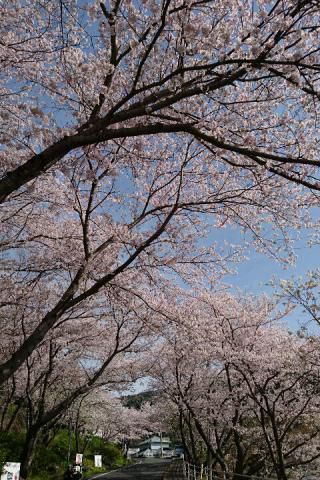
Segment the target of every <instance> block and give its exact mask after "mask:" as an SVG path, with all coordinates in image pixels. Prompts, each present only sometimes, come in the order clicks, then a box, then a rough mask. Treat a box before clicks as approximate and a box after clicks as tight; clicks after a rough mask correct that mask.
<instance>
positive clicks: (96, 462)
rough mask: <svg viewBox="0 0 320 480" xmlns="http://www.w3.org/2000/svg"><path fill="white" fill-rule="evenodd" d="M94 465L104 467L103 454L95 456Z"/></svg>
mask: <svg viewBox="0 0 320 480" xmlns="http://www.w3.org/2000/svg"><path fill="white" fill-rule="evenodd" d="M94 466H95V467H99V468H101V467H102V456H101V455H95V456H94Z"/></svg>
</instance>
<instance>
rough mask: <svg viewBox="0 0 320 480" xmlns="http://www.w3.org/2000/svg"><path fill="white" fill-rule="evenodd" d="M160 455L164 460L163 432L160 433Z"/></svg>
mask: <svg viewBox="0 0 320 480" xmlns="http://www.w3.org/2000/svg"><path fill="white" fill-rule="evenodd" d="M160 455H161V458H163V448H162V432H160Z"/></svg>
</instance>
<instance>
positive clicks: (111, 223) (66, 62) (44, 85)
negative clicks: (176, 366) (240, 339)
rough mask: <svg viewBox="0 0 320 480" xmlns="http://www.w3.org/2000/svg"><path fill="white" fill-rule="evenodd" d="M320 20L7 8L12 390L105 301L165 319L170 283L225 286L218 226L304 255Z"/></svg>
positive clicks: (1, 100)
mask: <svg viewBox="0 0 320 480" xmlns="http://www.w3.org/2000/svg"><path fill="white" fill-rule="evenodd" d="M318 20H319V7H318V2H317V1H316V0H301V1H299V2H296V1H292V0H285V1H282V2H280V1H278V0H274V1H273V2H270V1H269V0H268V1H267V0H259V1H257V2H255V3H252V2H249V1H247V0H241V1H235V0H228V1H225V0H219V1H202V0H199V1H197V0H195V1H184V0H183V1H182V0H163V1H161V2H154V1H153V0H141V1H137V2H131V1H127V0H114V1H112V2H109V3H108V4H103V3H101V4H98V3H97V2H87V3H86V4H83V3H81V2H80V3H76V2H71V1H65V2H60V1H53V2H50V4H45V5H44V4H42V3H39V2H38V1H37V0H28V1H26V2H23V3H21V2H19V1H18V0H10V1H9V2H6V4H5V5H3V6H2V7H1V20H0V22H1V25H0V29H1V43H0V58H1V63H2V65H3V75H2V78H1V82H2V83H1V87H0V88H1V92H0V93H1V96H0V115H1V117H2V119H3V123H2V127H1V140H2V143H3V147H2V148H1V150H0V156H1V160H2V161H1V165H2V178H1V180H0V192H1V194H0V195H1V197H0V198H1V200H2V202H3V203H2V211H1V215H2V217H1V219H2V225H3V228H2V237H1V248H2V251H3V252H4V253H3V264H2V272H3V275H2V280H1V282H2V284H1V286H3V289H2V291H3V297H2V299H1V303H0V306H1V310H2V317H1V318H2V319H3V320H2V322H3V330H4V331H5V339H4V341H3V342H2V344H1V348H2V354H1V357H2V365H1V367H0V383H3V382H5V381H7V380H8V379H9V378H10V377H11V376H12V375H13V374H14V373H15V372H17V371H18V370H19V368H21V367H22V365H23V364H24V363H25V362H26V360H27V358H28V357H29V356H30V355H31V354H32V352H33V351H34V350H35V349H36V348H37V347H38V346H40V345H41V343H42V342H43V341H44V339H45V337H46V335H47V334H48V332H50V330H52V329H53V328H55V326H56V325H57V324H60V323H61V322H66V321H68V319H69V320H70V322H72V321H73V319H74V318H81V316H83V315H85V312H87V311H88V310H89V309H90V308H97V307H96V300H95V296H99V295H100V293H101V292H103V295H105V298H107V297H108V296H110V295H111V296H112V295H113V294H114V293H113V292H114V290H116V292H119V291H122V292H124V291H126V293H127V295H129V294H130V295H132V296H133V297H137V298H140V299H141V301H142V302H144V303H145V304H148V305H149V307H150V309H151V311H155V310H158V311H161V298H163V295H164V292H165V294H166V292H167V290H168V289H169V280H168V277H170V276H171V278H172V279H173V278H174V277H176V276H177V275H180V276H182V278H183V281H185V282H188V281H189V282H190V279H192V282H193V284H194V282H196V283H200V282H201V281H204V282H208V281H209V282H210V281H217V279H218V278H219V274H220V273H221V271H222V272H223V271H224V270H225V268H226V267H225V264H224V263H223V261H222V259H223V258H224V254H223V253H222V252H221V251H220V250H219V249H218V248H217V246H215V245H214V244H212V245H210V246H204V242H203V240H202V238H205V237H206V236H207V234H208V232H211V231H212V230H211V229H212V227H216V228H222V227H224V226H226V225H229V224H231V225H238V226H240V228H241V230H242V231H244V232H249V233H250V234H251V236H252V241H253V242H254V244H255V245H256V247H257V248H259V249H260V250H263V251H265V252H267V253H268V254H269V255H273V256H276V257H277V258H281V256H282V253H281V246H282V247H284V248H285V249H287V250H289V251H290V239H289V236H288V233H287V232H286V228H287V226H290V227H297V228H300V227H302V226H309V225H310V224H311V220H310V218H309V217H308V213H307V211H306V210H305V207H310V206H312V205H316V204H317V202H318V197H317V195H318V194H317V192H318V190H319V189H320V187H319V183H318V178H317V172H318V167H319V160H318V151H319V147H318V134H317V118H318V113H319V112H318V108H319V107H318V97H319V85H318V83H319V80H318V72H319V49H318V44H319V42H318V35H319V28H318V23H319V22H318ZM231 27H232V28H231ZM233 254H234V252H233V251H232V252H227V253H226V255H227V256H228V255H231V256H232V255H233ZM195 279H196V280H195ZM117 294H118V293H117ZM93 305H94V307H93ZM109 305H111V304H109ZM100 306H101V305H100ZM7 319H10V321H9V322H7ZM7 323H9V325H6V324H7ZM26 323H27V324H28V326H27V328H26V332H27V334H26V335H25V336H24V337H23V339H22V337H21V335H20V332H21V329H23V328H24V325H25V324H26ZM1 327H2V324H1ZM16 332H17V333H16ZM9 340H10V341H9Z"/></svg>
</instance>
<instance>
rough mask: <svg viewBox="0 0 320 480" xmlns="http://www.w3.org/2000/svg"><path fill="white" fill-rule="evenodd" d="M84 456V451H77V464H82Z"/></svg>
mask: <svg viewBox="0 0 320 480" xmlns="http://www.w3.org/2000/svg"><path fill="white" fill-rule="evenodd" d="M82 458H83V454H82V453H77V454H76V464H77V465H82Z"/></svg>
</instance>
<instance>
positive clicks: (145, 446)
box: [137, 435, 171, 457]
mask: <svg viewBox="0 0 320 480" xmlns="http://www.w3.org/2000/svg"><path fill="white" fill-rule="evenodd" d="M170 443H171V442H170V438H169V437H162V438H161V437H159V436H157V435H152V437H150V438H147V439H146V440H143V441H142V442H140V443H139V444H138V445H137V446H138V447H139V453H138V456H139V457H160V456H164V454H165V453H166V452H168V451H169V450H170V451H171V448H170Z"/></svg>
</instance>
